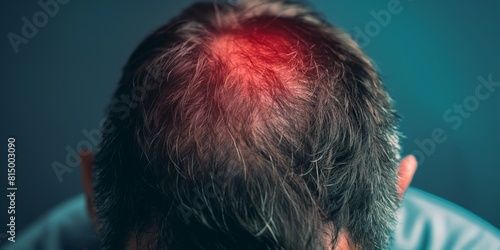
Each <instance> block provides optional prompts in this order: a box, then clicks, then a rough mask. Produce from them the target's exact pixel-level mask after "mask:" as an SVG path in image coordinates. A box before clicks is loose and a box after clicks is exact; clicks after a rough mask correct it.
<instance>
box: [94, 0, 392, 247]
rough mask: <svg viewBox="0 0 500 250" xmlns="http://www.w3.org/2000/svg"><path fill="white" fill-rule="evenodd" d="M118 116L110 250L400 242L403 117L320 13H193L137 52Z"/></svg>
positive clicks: (105, 168)
mask: <svg viewBox="0 0 500 250" xmlns="http://www.w3.org/2000/svg"><path fill="white" fill-rule="evenodd" d="M124 96H125V97H127V96H132V97H133V98H132V102H127V103H125V102H123V101H120V98H124ZM107 117H108V121H109V124H111V126H108V127H111V129H108V130H105V131H104V130H103V136H102V140H101V142H100V150H99V152H98V153H97V156H96V162H95V166H94V170H93V172H94V176H93V179H94V187H93V188H94V193H95V194H94V195H95V197H94V203H95V207H96V211H97V219H98V220H97V221H98V231H99V235H100V238H101V240H102V245H103V247H104V248H105V249H119V248H123V247H124V246H125V245H127V244H136V246H137V247H139V248H151V249H174V250H175V249H324V248H326V247H327V246H329V244H331V245H332V246H335V244H336V243H337V241H338V238H339V235H340V233H341V232H346V234H347V235H348V239H349V243H350V244H351V246H353V247H354V246H355V247H359V248H363V249H382V248H385V247H387V246H388V244H389V240H390V235H391V233H392V230H393V227H394V224H395V212H396V210H397V207H398V196H397V188H396V182H397V160H398V158H399V153H398V151H399V144H398V141H399V134H398V132H397V127H396V126H397V115H396V113H395V111H394V110H393V107H392V104H391V100H390V98H389V96H388V94H387V93H386V91H385V90H384V87H383V85H382V82H381V80H380V79H379V76H378V74H377V72H376V70H375V69H374V67H373V65H372V64H371V62H370V60H369V59H368V58H367V57H366V56H365V55H364V54H363V52H362V51H361V50H360V48H359V47H358V45H357V44H356V43H355V42H354V41H353V40H352V39H351V38H350V37H349V35H347V34H346V33H344V32H343V31H341V30H339V29H338V28H336V27H334V26H332V25H331V24H329V23H328V22H326V21H325V20H324V19H323V18H321V17H320V16H319V15H318V14H317V13H315V12H313V11H311V10H310V9H308V8H306V7H303V6H300V5H298V4H294V3H285V2H282V1H242V2H235V3H229V2H222V3H219V2H214V3H197V4H194V5H192V6H191V7H189V8H187V9H186V10H185V11H184V12H183V13H182V14H180V15H179V16H178V17H176V18H174V19H173V20H171V21H170V22H169V23H168V24H166V25H165V26H163V27H161V28H159V29H158V30H157V31H155V32H154V33H153V34H151V35H150V36H149V37H147V38H146V39H145V40H144V41H143V42H142V43H141V44H140V45H139V46H138V48H137V49H136V50H135V51H134V52H133V54H132V56H131V57H130V59H129V61H128V62H127V64H126V66H125V68H124V72H123V76H122V78H121V80H120V83H119V86H118V89H117V90H116V92H115V94H114V98H113V101H112V102H111V104H110V106H109V108H108V112H107ZM325 235H331V236H332V237H331V238H329V237H325ZM325 239H327V240H325Z"/></svg>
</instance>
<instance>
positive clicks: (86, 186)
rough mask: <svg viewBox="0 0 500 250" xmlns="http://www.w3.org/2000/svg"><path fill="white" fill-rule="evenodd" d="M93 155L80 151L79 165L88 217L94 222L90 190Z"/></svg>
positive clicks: (92, 196) (92, 193)
mask: <svg viewBox="0 0 500 250" xmlns="http://www.w3.org/2000/svg"><path fill="white" fill-rule="evenodd" d="M93 161H94V154H93V153H92V152H90V151H87V150H82V151H80V165H81V166H82V184H83V191H84V192H85V198H86V201H87V211H88V213H89V216H90V217H91V218H92V220H93V221H95V218H96V217H95V208H94V202H93V199H94V191H93V189H92V164H93Z"/></svg>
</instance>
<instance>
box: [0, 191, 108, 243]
mask: <svg viewBox="0 0 500 250" xmlns="http://www.w3.org/2000/svg"><path fill="white" fill-rule="evenodd" d="M2 247H3V248H1V249H2V250H16V249H53V250H58V249H89V250H90V249H99V248H98V240H97V237H96V236H95V233H94V230H93V225H92V222H91V220H90V218H89V216H88V214H87V210H86V206H85V199H84V196H83V195H78V196H76V197H74V198H72V199H70V200H68V201H65V202H64V203H62V204H60V205H58V206H57V207H56V208H54V209H52V210H51V211H50V212H49V213H48V214H46V215H44V216H43V217H41V218H40V219H39V220H38V221H36V222H35V223H33V225H32V226H30V227H29V228H27V229H26V230H25V231H23V232H21V234H19V235H18V237H16V242H6V243H5V245H3V246H2Z"/></svg>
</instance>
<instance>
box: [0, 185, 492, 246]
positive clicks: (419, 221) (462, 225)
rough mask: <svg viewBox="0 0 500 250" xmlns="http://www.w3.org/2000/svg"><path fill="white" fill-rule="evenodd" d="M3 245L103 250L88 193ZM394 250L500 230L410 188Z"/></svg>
mask: <svg viewBox="0 0 500 250" xmlns="http://www.w3.org/2000/svg"><path fill="white" fill-rule="evenodd" d="M7 237H8V236H7ZM0 240H1V241H4V242H2V243H4V244H3V247H2V248H1V249H2V250H17V249H19V250H30V249H50V250H59V249H88V250H92V249H99V240H98V239H97V237H96V235H95V231H94V228H93V225H92V222H91V219H90V218H89V216H88V214H87V210H86V205H85V197H84V195H83V194H81V195H78V196H76V197H74V198H72V199H70V200H68V201H66V202H65V203H63V204H61V205H59V206H58V207H56V208H55V209H53V210H51V211H50V212H49V213H48V214H47V215H45V216H44V217H42V218H41V219H39V220H38V221H37V222H36V223H35V224H33V225H32V226H31V227H30V228H28V229H27V230H26V231H24V232H23V233H22V234H20V235H19V236H17V235H16V242H8V241H7V238H3V239H0ZM6 241H7V242H6ZM391 249H398V250H399V249H401V250H413V249H430V250H434V249H435V250H457V249H464V250H476V249H477V250H500V231H499V230H498V229H497V228H495V227H493V226H492V225H490V224H488V223H487V222H485V221H484V220H482V219H480V218H479V217H477V216H475V215H474V214H472V213H470V212H468V211H467V210H465V209H463V208H461V207H459V206H457V205H455V204H452V203H450V202H448V201H445V200H443V199H441V198H439V197H436V196H434V195H431V194H429V193H426V192H424V191H421V190H418V189H416V188H411V187H410V188H409V189H408V190H407V192H406V193H405V196H404V198H403V202H402V204H401V208H400V209H399V212H398V225H397V228H396V230H395V231H394V236H393V239H392V248H391Z"/></svg>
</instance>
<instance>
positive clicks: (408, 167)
mask: <svg viewBox="0 0 500 250" xmlns="http://www.w3.org/2000/svg"><path fill="white" fill-rule="evenodd" d="M417 165H418V163H417V159H415V156H413V155H408V156H406V157H405V158H404V159H403V160H402V161H401V162H400V163H399V171H398V192H399V198H400V199H401V198H403V194H404V193H405V192H406V189H408V187H409V186H410V183H411V180H412V179H413V175H414V174H415V171H416V170H417Z"/></svg>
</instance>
